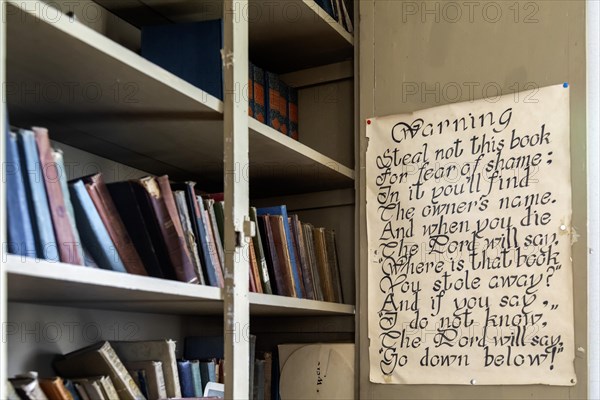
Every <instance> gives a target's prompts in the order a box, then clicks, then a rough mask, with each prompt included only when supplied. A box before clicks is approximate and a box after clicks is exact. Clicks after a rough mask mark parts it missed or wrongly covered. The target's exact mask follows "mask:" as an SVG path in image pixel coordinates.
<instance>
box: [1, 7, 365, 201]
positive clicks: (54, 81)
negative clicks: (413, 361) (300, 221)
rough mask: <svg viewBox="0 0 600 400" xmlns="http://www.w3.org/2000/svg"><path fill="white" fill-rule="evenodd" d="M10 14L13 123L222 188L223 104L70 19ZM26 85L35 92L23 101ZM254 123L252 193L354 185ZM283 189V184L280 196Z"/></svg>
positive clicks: (349, 174)
mask: <svg viewBox="0 0 600 400" xmlns="http://www.w3.org/2000/svg"><path fill="white" fill-rule="evenodd" d="M9 7H11V8H13V10H11V12H9V13H8V17H9V18H8V24H7V27H8V41H7V53H8V57H9V59H10V63H9V64H8V68H7V82H8V88H7V90H9V91H13V93H9V97H8V100H9V110H10V112H11V116H10V117H11V122H12V123H13V124H15V125H21V126H31V125H34V124H35V125H44V126H46V127H48V128H49V129H50V134H51V137H52V138H53V139H54V140H57V141H60V142H63V143H66V144H69V145H72V146H74V147H78V148H80V149H83V150H86V151H89V152H91V153H93V154H97V155H100V156H103V157H106V158H109V159H112V160H114V161H117V162H121V163H124V164H127V165H130V166H132V167H135V168H138V169H140V170H144V171H148V172H150V173H156V174H168V175H169V176H170V177H171V178H172V179H179V180H182V179H184V180H189V179H195V180H197V181H198V182H200V183H201V187H202V189H205V190H210V191H221V190H222V189H223V185H222V184H223V182H222V177H223V157H222V154H223V138H222V132H223V122H222V119H223V103H222V102H221V101H220V100H218V99H216V98H215V97H213V96H211V95H209V94H207V93H206V92H204V91H203V90H201V89H198V88H196V87H195V86H193V85H191V84H189V83H188V82H186V81H184V80H182V79H180V78H178V77H177V76H175V75H173V74H171V73H170V72H168V71H166V70H164V69H162V68H160V67H158V66H156V65H155V64H153V63H151V62H149V61H147V60H146V59H144V58H142V57H141V56H139V55H137V54H135V53H133V52H131V51H130V50H128V49H126V48H124V47H122V46H121V45H119V44H117V43H115V42H113V41H112V40H110V39H108V38H106V37H105V36H103V35H101V34H99V33H97V32H95V31H93V30H91V29H90V28H88V27H86V26H84V25H83V24H81V23H79V22H76V21H71V20H70V19H69V18H68V17H66V16H65V17H63V18H59V19H55V18H52V19H50V20H49V19H48V17H47V15H48V14H47V13H43V12H38V13H36V12H34V11H32V10H36V9H38V10H39V9H40V8H35V7H30V6H27V7H25V6H24V5H23V3H22V2H18V1H15V2H11V3H9ZM45 7H48V6H45ZM23 42H26V43H28V46H23V45H22V43H23ZM34 82H35V84H33V83H34ZM79 82H81V84H78V83H79ZM27 85H35V87H37V94H35V95H31V96H28V95H16V93H15V92H16V91H18V90H22V89H26V88H29V87H28V86H27ZM29 89H31V88H29ZM55 93H56V94H55ZM95 93H98V94H99V95H98V98H97V99H96V95H95ZM51 96H54V97H51ZM92 96H93V97H92ZM47 100H51V101H47ZM54 100H56V101H54ZM249 125H250V137H249V140H250V144H249V146H250V168H249V171H246V170H245V169H244V168H243V167H240V172H241V173H242V174H243V176H244V177H249V178H250V179H251V182H252V186H251V191H252V193H253V194H260V195H262V196H270V195H274V194H290V193H301V192H311V191H321V190H325V189H341V188H348V187H352V186H353V185H354V182H353V181H354V172H353V171H352V170H351V169H350V168H348V167H346V166H344V165H342V164H341V163H339V162H337V161H335V160H333V159H331V158H329V157H326V156H324V155H322V154H321V153H319V152H318V151H316V150H314V149H311V148H310V147H308V146H305V145H303V144H302V143H300V142H298V141H295V140H293V139H291V138H289V137H287V136H285V135H282V134H281V133H279V132H276V131H275V130H274V129H272V128H270V127H268V126H266V125H264V124H261V123H260V122H258V121H256V120H254V119H252V118H249ZM242 169H244V170H242ZM248 172H249V174H248ZM276 181H277V182H281V183H283V185H278V186H277V187H276V188H274V187H273V182H276Z"/></svg>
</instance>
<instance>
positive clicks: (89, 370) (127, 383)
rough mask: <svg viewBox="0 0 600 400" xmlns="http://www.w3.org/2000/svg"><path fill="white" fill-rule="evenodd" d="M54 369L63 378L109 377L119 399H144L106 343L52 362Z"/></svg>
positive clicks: (100, 343)
mask: <svg viewBox="0 0 600 400" xmlns="http://www.w3.org/2000/svg"><path fill="white" fill-rule="evenodd" d="M54 368H55V369H56V371H57V372H58V373H59V374H60V375H61V376H63V377H67V378H76V377H81V376H104V375H107V376H109V377H110V379H111V381H112V383H113V384H114V386H115V389H116V392H117V394H118V396H119V398H120V399H124V400H138V399H144V396H143V395H142V392H140V390H139V388H138V387H137V385H136V384H135V382H134V381H133V378H131V375H129V372H127V369H125V366H124V365H123V363H122V362H121V360H120V359H119V357H118V356H117V354H116V353H115V351H114V350H113V348H112V346H111V345H110V343H108V342H99V343H96V344H94V345H91V346H88V347H85V348H83V349H81V350H77V351H75V352H72V353H69V354H66V355H65V356H63V358H61V359H59V360H56V361H55V362H54Z"/></svg>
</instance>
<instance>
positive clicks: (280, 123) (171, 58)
mask: <svg viewBox="0 0 600 400" xmlns="http://www.w3.org/2000/svg"><path fill="white" fill-rule="evenodd" d="M222 30H223V21H222V20H220V19H219V20H210V21H200V22H191V23H182V24H168V25H157V26H147V27H143V28H142V51H141V55H142V56H143V57H144V58H146V59H148V60H150V61H152V62H153V63H155V64H157V65H159V66H161V67H163V68H164V69H166V70H167V71H169V72H171V73H173V74H175V75H177V76H179V77H180V78H182V79H184V80H186V81H188V82H189V83H191V84H193V85H195V86H197V87H199V88H200V89H202V90H204V91H206V92H208V93H209V94H211V95H213V96H215V97H217V98H219V99H220V100H223V72H222V60H221V48H222ZM241 95H243V96H247V99H248V114H249V115H250V116H251V117H254V118H255V119H256V120H258V121H260V122H262V123H264V124H267V125H268V126H270V127H272V128H273V129H275V130H277V131H279V132H281V133H283V134H284V135H287V136H290V137H292V138H294V139H296V140H298V91H297V90H296V89H294V88H291V87H288V85H286V84H285V83H284V82H283V81H282V80H281V79H279V77H278V75H277V74H275V73H273V72H269V71H266V70H264V69H263V68H260V67H258V66H256V65H254V64H252V63H249V70H248V87H247V90H243V93H242V94H241Z"/></svg>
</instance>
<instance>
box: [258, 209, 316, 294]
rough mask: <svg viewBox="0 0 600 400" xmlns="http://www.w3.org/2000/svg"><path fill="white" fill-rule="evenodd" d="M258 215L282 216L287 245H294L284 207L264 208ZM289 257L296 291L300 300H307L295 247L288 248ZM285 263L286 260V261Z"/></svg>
mask: <svg viewBox="0 0 600 400" xmlns="http://www.w3.org/2000/svg"><path fill="white" fill-rule="evenodd" d="M257 213H258V215H280V216H282V217H283V228H284V232H285V238H286V244H287V243H292V231H291V229H290V225H289V223H288V215H287V208H286V206H284V205H281V206H276V207H264V208H258V209H257ZM287 254H288V255H287V256H286V259H289V260H290V262H291V269H292V277H293V282H294V291H295V293H296V294H297V297H299V298H301V299H302V298H305V297H306V296H305V294H304V284H303V282H302V271H301V270H300V268H299V266H298V265H297V264H296V253H295V251H294V248H293V247H288V253H287ZM284 261H285V260H284ZM280 262H281V260H280Z"/></svg>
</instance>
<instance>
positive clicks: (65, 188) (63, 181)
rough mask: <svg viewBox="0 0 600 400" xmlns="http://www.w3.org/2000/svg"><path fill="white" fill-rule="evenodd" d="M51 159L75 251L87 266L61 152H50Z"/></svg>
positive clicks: (58, 150)
mask: <svg viewBox="0 0 600 400" xmlns="http://www.w3.org/2000/svg"><path fill="white" fill-rule="evenodd" d="M52 158H53V160H54V162H55V163H56V167H57V168H58V171H59V180H60V188H61V191H62V194H63V199H64V201H65V208H66V210H67V216H68V217H69V223H70V224H71V229H72V231H73V236H74V237H75V241H76V243H77V246H75V250H76V251H77V252H78V253H79V257H80V258H81V260H83V262H84V264H85V265H87V264H86V260H85V255H84V252H83V246H82V244H81V238H80V237H79V231H78V230H77V223H76V222H75V211H73V204H72V203H71V195H70V194H69V185H68V184H67V170H66V169H65V161H64V157H63V152H62V151H61V150H60V149H56V150H52Z"/></svg>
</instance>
